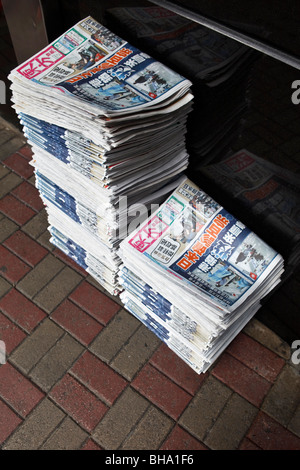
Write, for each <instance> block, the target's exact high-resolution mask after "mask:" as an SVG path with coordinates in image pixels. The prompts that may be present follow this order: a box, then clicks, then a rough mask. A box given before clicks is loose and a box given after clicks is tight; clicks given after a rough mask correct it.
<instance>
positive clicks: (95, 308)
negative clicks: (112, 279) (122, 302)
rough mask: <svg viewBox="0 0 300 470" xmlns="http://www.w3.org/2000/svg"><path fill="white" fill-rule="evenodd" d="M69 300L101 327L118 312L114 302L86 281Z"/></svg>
mask: <svg viewBox="0 0 300 470" xmlns="http://www.w3.org/2000/svg"><path fill="white" fill-rule="evenodd" d="M70 299H71V300H72V301H73V302H75V303H76V304H77V305H78V306H79V307H81V308H83V310H85V311H86V312H87V313H89V314H90V315H91V316H92V317H94V318H95V319H96V320H97V321H99V322H100V323H102V324H103V325H106V324H107V323H108V322H109V321H110V320H111V319H112V317H113V316H114V315H115V314H116V313H117V311H118V310H120V307H119V305H118V304H117V303H116V302H113V301H112V300H110V299H109V298H108V297H107V296H106V295H104V294H103V293H102V292H100V291H99V290H98V289H96V288H95V287H94V286H92V285H91V284H89V283H88V282H86V281H84V282H82V284H80V286H79V287H77V289H76V290H75V291H74V292H73V293H72V294H71V295H70Z"/></svg>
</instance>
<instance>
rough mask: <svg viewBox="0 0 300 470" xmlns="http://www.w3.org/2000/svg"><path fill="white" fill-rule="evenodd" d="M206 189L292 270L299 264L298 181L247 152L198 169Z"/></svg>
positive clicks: (299, 203)
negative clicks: (240, 215)
mask: <svg viewBox="0 0 300 470" xmlns="http://www.w3.org/2000/svg"><path fill="white" fill-rule="evenodd" d="M201 174H202V175H204V176H205V177H206V178H207V182H206V185H207V187H209V188H210V189H211V191H213V190H217V191H218V193H219V197H221V198H222V200H224V199H225V198H227V199H228V204H230V205H231V206H232V208H233V210H234V212H235V214H237V213H238V214H242V215H243V219H246V220H247V223H248V224H251V226H253V228H254V230H256V231H257V232H258V233H259V234H260V235H261V236H262V237H263V239H264V240H266V241H267V242H268V243H269V244H271V246H273V247H274V248H275V249H276V250H278V251H280V252H281V254H282V255H283V257H284V259H285V265H286V269H287V267H289V268H290V270H293V269H294V268H295V267H296V266H297V265H299V261H300V177H299V175H297V174H296V173H292V172H291V171H289V170H286V169H284V168H282V167H280V166H278V165H275V164H274V163H271V162H269V161H267V160H265V159H263V158H260V157H258V156H257V155H255V154H253V153H252V152H249V150H247V149H241V150H239V151H238V152H235V153H234V154H232V155H230V156H229V157H227V158H225V159H223V160H222V161H220V162H218V163H216V164H213V165H208V166H205V167H203V168H201Z"/></svg>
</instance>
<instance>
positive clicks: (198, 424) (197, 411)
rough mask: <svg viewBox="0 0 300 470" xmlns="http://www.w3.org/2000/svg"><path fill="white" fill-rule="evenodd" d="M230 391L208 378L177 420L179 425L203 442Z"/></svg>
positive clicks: (211, 377) (210, 377)
mask: <svg viewBox="0 0 300 470" xmlns="http://www.w3.org/2000/svg"><path fill="white" fill-rule="evenodd" d="M231 394H232V391H231V390H230V389H229V388H228V387H226V385H224V384H222V383H221V382H219V381H218V380H217V379H215V378H214V377H213V376H209V377H208V378H207V380H205V382H204V383H203V385H202V386H201V388H200V390H199V391H198V392H197V394H196V395H195V397H194V398H193V399H192V401H191V402H190V404H189V405H188V406H187V408H186V409H185V411H184V412H183V414H182V416H181V418H180V419H179V424H180V425H181V426H183V427H184V428H185V429H186V430H187V431H188V432H190V433H191V434H192V435H194V436H195V437H196V438H198V439H199V440H200V441H203V440H204V438H205V436H206V435H207V433H208V431H209V430H210V429H211V428H212V426H213V424H214V423H215V421H216V419H217V418H218V415H219V414H220V412H221V411H222V409H223V408H224V406H225V404H226V402H227V401H228V399H229V397H230V396H231Z"/></svg>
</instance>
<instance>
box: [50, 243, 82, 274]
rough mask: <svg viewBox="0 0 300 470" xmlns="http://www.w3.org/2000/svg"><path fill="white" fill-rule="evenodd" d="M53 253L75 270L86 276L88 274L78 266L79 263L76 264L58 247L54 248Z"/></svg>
mask: <svg viewBox="0 0 300 470" xmlns="http://www.w3.org/2000/svg"><path fill="white" fill-rule="evenodd" d="M53 254H54V255H55V256H57V257H58V258H59V259H61V260H62V261H63V262H64V263H65V264H67V265H68V266H70V267H71V268H73V269H75V271H77V272H79V273H80V274H81V275H82V276H84V277H86V276H87V275H88V273H87V272H86V271H85V270H84V269H83V268H82V267H81V266H79V264H77V263H76V262H75V261H74V260H73V259H72V258H70V256H68V255H66V254H65V253H63V252H62V251H61V250H59V249H58V248H54V250H53Z"/></svg>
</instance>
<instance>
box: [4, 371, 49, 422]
mask: <svg viewBox="0 0 300 470" xmlns="http://www.w3.org/2000/svg"><path fill="white" fill-rule="evenodd" d="M0 396H1V397H2V398H3V400H4V401H5V402H6V403H7V404H9V405H10V406H11V407H12V409H13V410H14V411H16V412H17V413H18V414H19V415H20V416H22V417H23V418H24V417H25V416H27V415H28V414H29V413H30V411H32V410H33V408H35V406H36V405H37V404H38V403H39V402H40V401H41V400H42V398H43V397H44V394H43V393H42V392H41V391H40V390H39V389H38V388H37V387H36V386H35V385H33V384H32V383H31V382H30V381H29V380H28V379H27V377H25V376H24V375H22V374H21V373H20V372H19V371H18V370H17V369H16V368H15V367H13V366H12V365H11V364H9V363H8V362H7V363H6V364H3V365H1V367H0Z"/></svg>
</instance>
